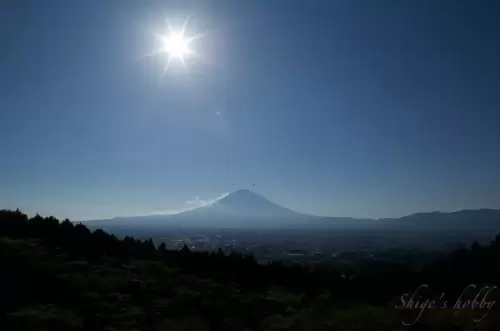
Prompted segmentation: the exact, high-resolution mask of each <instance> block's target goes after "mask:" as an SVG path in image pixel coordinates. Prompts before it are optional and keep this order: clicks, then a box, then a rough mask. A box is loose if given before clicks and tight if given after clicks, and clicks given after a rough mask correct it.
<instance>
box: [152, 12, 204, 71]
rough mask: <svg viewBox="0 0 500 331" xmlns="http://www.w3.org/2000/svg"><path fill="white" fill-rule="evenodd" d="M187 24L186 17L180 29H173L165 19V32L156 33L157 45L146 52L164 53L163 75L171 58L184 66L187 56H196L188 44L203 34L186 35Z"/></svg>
mask: <svg viewBox="0 0 500 331" xmlns="http://www.w3.org/2000/svg"><path fill="white" fill-rule="evenodd" d="M187 24H188V19H186V20H185V21H184V24H183V25H182V27H181V28H180V29H174V28H173V27H172V26H171V25H170V23H169V22H168V20H167V33H166V34H159V33H156V37H157V39H158V41H159V47H158V48H157V50H156V51H154V52H152V53H150V54H148V55H147V56H153V55H160V54H162V55H165V56H166V61H167V62H166V64H165V67H164V71H163V74H164V75H165V74H166V73H167V71H168V68H169V66H170V64H171V62H172V61H173V60H177V61H180V62H181V63H182V64H183V65H184V66H186V60H185V59H186V58H187V57H188V56H198V54H196V53H195V52H194V51H193V50H192V49H191V48H190V44H191V43H192V42H193V41H194V40H196V39H198V38H200V37H202V36H203V35H196V36H192V37H188V36H186V27H187Z"/></svg>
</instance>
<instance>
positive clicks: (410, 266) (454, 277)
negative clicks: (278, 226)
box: [0, 210, 500, 331]
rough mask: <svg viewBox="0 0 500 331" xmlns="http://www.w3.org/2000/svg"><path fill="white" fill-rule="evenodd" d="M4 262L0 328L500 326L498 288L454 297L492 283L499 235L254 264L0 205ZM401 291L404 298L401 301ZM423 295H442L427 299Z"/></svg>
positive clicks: (498, 269) (221, 330) (0, 265)
mask: <svg viewBox="0 0 500 331" xmlns="http://www.w3.org/2000/svg"><path fill="white" fill-rule="evenodd" d="M0 271H1V274H0V330H9V331H10V330H33V331H38V330H40V331H42V330H49V331H58V330H89V331H90V330H92V331H98V330H107V331H112V330H116V331H117V330H123V331H124V330H127V331H132V330H151V331H153V330H154V331H167V330H169V331H170V330H172V331H180V330H186V331H187V330H193V331H203V330H214V331H226V330H227V331H232V330H235V331H238V330H242V331H243V330H262V331H271V330H297V331H299V330H300V331H305V330H311V331H315V330H318V331H321V330H399V329H401V330H402V329H406V328H411V329H413V330H496V329H498V326H499V325H500V315H499V313H498V307H496V306H495V302H493V301H494V300H495V298H496V296H497V293H496V291H492V292H490V293H489V294H488V298H484V300H483V303H484V305H482V306H480V307H476V308H475V309H471V306H470V305H467V304H464V305H461V304H459V305H457V304H456V301H457V299H459V298H460V297H461V293H462V292H463V290H464V289H465V288H466V287H467V286H468V285H470V284H475V286H476V289H475V290H476V291H475V293H474V289H472V291H470V293H469V292H467V293H466V294H465V295H463V296H462V298H461V299H460V300H461V301H460V302H466V299H470V300H473V299H474V298H475V297H476V294H477V293H478V292H479V290H480V289H481V288H483V287H485V286H490V287H491V286H494V285H495V284H498V283H499V279H500V235H499V236H497V237H496V240H494V241H493V242H492V243H491V244H490V245H487V246H481V245H479V244H477V243H473V244H472V245H471V247H470V249H461V250H457V251H454V252H451V253H450V254H449V256H447V257H446V258H444V259H441V260H436V261H434V262H432V263H426V264H419V263H415V262H412V261H410V260H409V261H408V262H406V263H391V262H383V261H374V262H370V263H363V264H359V265H331V264H325V265H303V266H299V265H293V266H287V265H284V264H282V263H280V262H279V261H277V262H273V263H271V264H269V265H259V264H257V263H256V261H255V259H254V258H253V256H252V255H247V256H245V255H240V254H236V253H232V254H230V255H226V254H225V253H224V252H222V251H220V250H219V251H218V252H211V253H209V252H191V251H189V249H187V247H185V248H184V249H182V250H180V251H169V250H166V249H165V246H164V245H161V246H159V247H155V245H154V244H153V242H152V241H151V240H146V241H141V240H136V239H134V238H130V237H126V238H124V239H123V240H120V239H118V238H116V237H115V236H113V235H110V234H107V233H106V232H104V231H101V230H96V231H93V232H92V231H90V230H89V229H87V227H85V226H84V225H82V224H74V223H72V222H70V221H69V220H64V221H63V222H60V221H59V220H57V219H55V218H53V217H41V216H39V215H37V216H35V217H33V218H28V217H27V216H26V215H25V214H23V213H21V212H20V211H8V210H3V211H0ZM422 284H426V285H427V286H428V288H427V289H424V290H421V291H420V292H419V293H418V295H416V296H415V297H414V301H416V300H418V301H419V303H418V307H414V306H413V307H412V309H406V308H409V307H408V305H407V304H408V301H409V297H410V296H411V295H412V293H413V292H414V291H415V290H416V289H417V287H418V286H419V285H422ZM403 293H408V294H409V295H408V296H403V298H404V299H403V300H402V295H403ZM483 294H485V292H483ZM430 296H432V297H433V298H434V299H435V301H437V300H438V299H439V300H440V304H439V305H438V304H436V305H434V306H435V307H429V303H430V301H425V300H426V299H430ZM476 299H477V302H478V303H479V302H480V301H481V297H479V296H478V297H477V298H476ZM403 301H405V302H403ZM444 302H448V304H445V303H444ZM424 303H425V305H424ZM487 304H488V305H487ZM403 306H404V307H403ZM436 306H438V307H440V308H439V309H437V307H436ZM445 306H446V307H445ZM421 308H426V309H425V310H424V311H423V312H422V309H421ZM420 313H421V315H420V317H418V316H419V314H420ZM481 318H482V320H481V321H480V322H478V323H474V322H473V320H478V319H481ZM417 319H418V321H417V322H416V323H414V324H413V322H414V321H415V320H417ZM402 321H403V322H405V323H407V324H413V325H412V326H404V325H403V323H402Z"/></svg>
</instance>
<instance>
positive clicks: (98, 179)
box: [0, 0, 500, 220]
mask: <svg viewBox="0 0 500 331" xmlns="http://www.w3.org/2000/svg"><path fill="white" fill-rule="evenodd" d="M187 15H190V16H191V20H190V24H189V26H188V32H189V33H191V34H195V33H205V36H204V37H203V38H201V39H199V40H197V41H195V42H193V48H194V49H195V50H196V51H197V52H198V53H199V54H200V58H197V59H188V60H187V63H186V65H187V66H186V68H185V69H184V68H182V67H181V66H179V65H173V66H172V67H171V68H172V70H170V71H169V72H167V75H166V76H164V77H162V76H161V75H162V71H163V65H164V63H165V58H164V57H162V56H159V57H143V55H145V54H147V53H149V52H151V51H152V50H154V47H155V39H154V32H155V31H156V32H162V31H164V30H165V27H166V25H165V18H166V17H169V18H170V19H171V20H172V22H173V23H174V24H182V22H183V20H184V18H185V17H186V16H187ZM498 17H500V2H498V1H494V0H492V1H476V0H470V1H454V0H453V1H452V0H450V1H444V0H428V1H423V0H418V1H417V0H414V1H399V0H394V1H382V0H377V1H373V0H360V1H347V0H346V1H335V0H324V1H302V0H301V1H291V0H286V1H285V0H273V1H269V0H262V1H258V0H252V1H243V0H240V1H209V0H203V1H199V2H189V1H173V2H168V1H156V2H155V1H137V0H133V1H132V0H130V1H125V0H119V1H118V0H115V1H112V0H106V1H101V0H99V1H89V0H86V1H65V0H64V1H63V0H61V1H56V0H51V1H35V0H33V1H14V0H4V1H1V3H0V40H1V46H0V120H1V122H0V127H1V130H0V151H1V155H2V157H1V160H0V208H12V209H14V208H17V207H19V208H20V209H21V210H23V211H25V212H27V213H28V214H33V213H36V212H39V213H40V214H42V215H47V214H53V215H55V216H57V217H60V218H65V217H68V218H70V219H72V220H86V219H93V218H107V217H113V216H127V215H141V214H148V213H153V212H158V211H175V210H182V209H184V208H187V207H191V206H195V205H201V204H203V203H206V201H208V200H210V199H214V198H216V197H218V196H220V195H221V194H223V193H225V192H229V191H232V190H235V189H236V188H250V189H252V190H254V191H256V192H258V193H260V194H262V195H264V196H266V197H268V198H269V199H270V200H272V201H274V202H277V203H280V204H282V205H285V206H287V207H289V208H292V209H295V210H297V211H301V212H308V213H313V214H319V215H332V216H358V217H367V216H368V217H394V216H403V215H407V214H410V213H413V212H419V211H433V210H442V211H452V210H459V209H466V208H483V207H484V208H500V20H499V19H498ZM217 112H219V115H217ZM233 184H234V185H233ZM253 185H255V187H254V186H253ZM196 197H198V198H196ZM186 202H188V203H186Z"/></svg>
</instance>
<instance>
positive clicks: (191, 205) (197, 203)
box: [149, 193, 229, 215]
mask: <svg viewBox="0 0 500 331" xmlns="http://www.w3.org/2000/svg"><path fill="white" fill-rule="evenodd" d="M228 195H229V193H224V194H222V195H221V196H219V197H217V198H213V199H200V197H199V196H196V197H195V198H194V199H193V200H188V201H186V202H184V205H185V207H182V208H179V209H167V210H160V211H155V212H152V213H149V215H173V214H179V213H182V212H185V211H189V210H193V209H196V208H200V207H205V206H208V205H211V204H213V203H214V202H216V201H218V200H220V199H222V198H224V197H227V196H228Z"/></svg>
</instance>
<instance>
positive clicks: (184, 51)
mask: <svg viewBox="0 0 500 331" xmlns="http://www.w3.org/2000/svg"><path fill="white" fill-rule="evenodd" d="M189 42H190V40H189V39H187V38H185V37H184V31H180V32H171V33H170V34H169V35H168V36H162V44H163V45H162V51H163V53H166V54H167V55H168V56H169V57H171V58H178V59H180V60H181V61H182V62H184V57H185V56H186V55H188V54H191V53H192V52H193V51H192V50H191V49H190V48H189Z"/></svg>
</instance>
